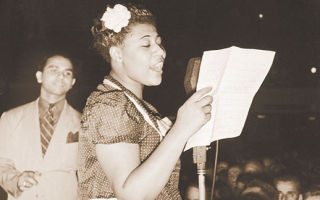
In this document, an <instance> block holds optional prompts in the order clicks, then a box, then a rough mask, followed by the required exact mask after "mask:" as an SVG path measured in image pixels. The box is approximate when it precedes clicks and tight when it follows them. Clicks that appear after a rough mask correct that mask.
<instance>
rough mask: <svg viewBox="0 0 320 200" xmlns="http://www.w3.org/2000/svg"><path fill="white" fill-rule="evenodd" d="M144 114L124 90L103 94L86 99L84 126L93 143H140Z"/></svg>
mask: <svg viewBox="0 0 320 200" xmlns="http://www.w3.org/2000/svg"><path fill="white" fill-rule="evenodd" d="M141 117H142V116H141V114H140V113H139V111H137V109H136V108H135V106H134V105H133V104H132V103H131V102H130V101H129V100H128V98H127V97H126V96H125V95H124V94H123V93H122V92H121V91H119V92H112V93H107V94H101V95H99V96H96V97H93V100H92V99H91V102H90V103H89V104H88V103H87V105H86V107H85V109H84V115H83V118H82V122H81V129H82V131H83V133H84V134H85V136H86V137H87V139H88V140H89V141H91V142H92V143H94V144H112V143H119V142H126V143H139V140H140V137H141V133H142V131H141V130H142V127H141V123H139V122H140V120H141Z"/></svg>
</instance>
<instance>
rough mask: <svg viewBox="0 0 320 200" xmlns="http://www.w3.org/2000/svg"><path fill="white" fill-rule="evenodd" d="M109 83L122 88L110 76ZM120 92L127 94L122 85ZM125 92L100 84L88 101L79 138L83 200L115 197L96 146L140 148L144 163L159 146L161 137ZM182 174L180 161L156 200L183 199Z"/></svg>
mask: <svg viewBox="0 0 320 200" xmlns="http://www.w3.org/2000/svg"><path fill="white" fill-rule="evenodd" d="M106 79H107V80H110V81H112V82H114V83H116V84H117V85H119V84H120V83H118V82H117V81H115V80H114V79H113V78H112V77H110V76H108V77H106ZM121 88H123V89H124V90H127V89H125V88H124V87H123V86H122V85H121ZM124 90H119V89H116V88H114V87H111V86H110V85H108V84H100V85H98V87H97V89H96V90H95V91H94V92H92V94H91V95H90V96H89V98H88V100H87V103H86V106H85V108H84V112H83V116H82V119H81V131H80V135H79V156H80V169H79V193H80V195H79V196H80V199H81V200H88V199H93V198H114V197H115V194H114V192H113V190H112V187H111V184H110V182H109V180H108V179H107V176H106V175H105V173H104V171H103V169H102V167H101V166H100V164H99V162H98V160H97V155H96V153H95V145H96V144H113V143H120V142H126V143H134V144H138V145H139V147H140V160H141V162H143V161H144V160H145V159H147V158H148V156H149V155H150V154H151V153H152V152H153V151H154V150H155V149H156V148H157V146H158V145H159V143H160V135H159V133H158V132H157V131H156V130H155V129H154V128H153V127H152V126H151V125H150V124H149V123H147V122H146V121H145V120H144V118H143V116H142V114H141V113H140V112H139V111H138V110H137V108H136V106H135V105H134V103H133V102H132V101H130V99H129V98H128V97H127V96H126V94H125V92H124ZM127 92H130V91H127ZM127 92H126V93H127ZM135 98H137V97H135ZM140 101H141V102H142V104H143V106H144V109H145V110H146V111H147V112H149V115H150V114H151V115H158V112H157V111H156V109H155V108H153V107H152V106H151V105H150V104H148V103H147V102H145V101H143V100H140ZM110 162H111V161H110ZM179 171H180V161H178V162H177V164H176V166H175V169H174V170H173V172H172V174H171V176H170V178H169V180H168V182H167V184H166V185H165V187H164V188H163V189H162V191H161V193H160V194H159V195H158V197H157V198H156V199H157V200H170V199H174V200H176V199H181V197H180V193H179V189H178V183H179ZM151 184H152V183H151Z"/></svg>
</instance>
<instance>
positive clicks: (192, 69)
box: [184, 57, 207, 200]
mask: <svg viewBox="0 0 320 200" xmlns="http://www.w3.org/2000/svg"><path fill="white" fill-rule="evenodd" d="M200 63H201V58H200V57H197V58H191V59H190V60H189V62H188V66H187V71H186V75H185V78H184V87H185V91H186V93H187V95H191V94H192V93H193V92H194V91H195V90H196V85H197V82H198V76H199V70H200ZM206 153H207V147H206V146H197V147H193V154H192V155H193V163H195V164H196V165H197V174H198V184H199V199H200V200H205V199H206V189H205V188H206V187H205V174H206V158H207V156H206Z"/></svg>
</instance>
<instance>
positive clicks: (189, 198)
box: [185, 186, 199, 200]
mask: <svg viewBox="0 0 320 200" xmlns="http://www.w3.org/2000/svg"><path fill="white" fill-rule="evenodd" d="M185 197H186V198H185V199H186V200H199V188H198V187H196V186H189V187H188V188H187V191H186V196H185Z"/></svg>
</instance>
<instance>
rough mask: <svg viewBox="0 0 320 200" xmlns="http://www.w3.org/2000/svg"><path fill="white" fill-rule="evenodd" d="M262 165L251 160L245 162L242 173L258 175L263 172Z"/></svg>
mask: <svg viewBox="0 0 320 200" xmlns="http://www.w3.org/2000/svg"><path fill="white" fill-rule="evenodd" d="M263 169H264V167H263V165H262V163H261V162H259V161H258V160H256V159H251V160H248V161H247V162H245V164H244V166H243V173H246V174H259V173H262V172H263Z"/></svg>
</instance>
